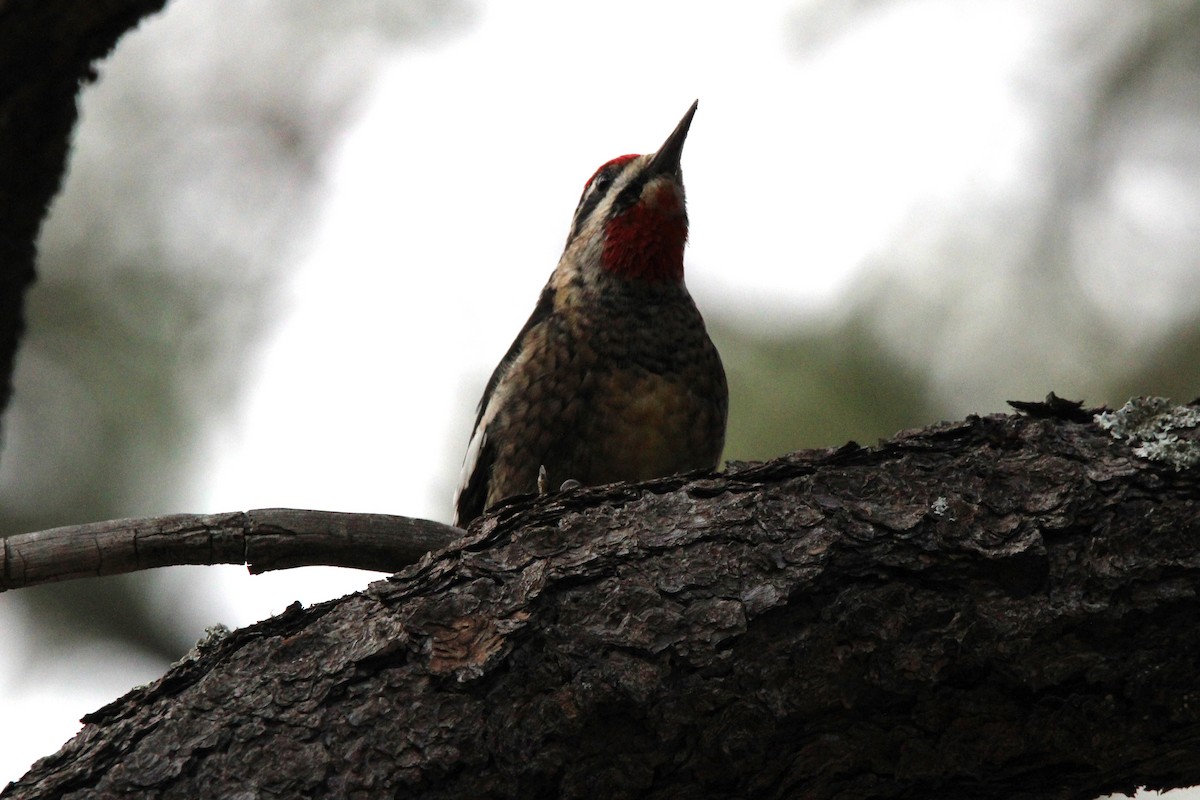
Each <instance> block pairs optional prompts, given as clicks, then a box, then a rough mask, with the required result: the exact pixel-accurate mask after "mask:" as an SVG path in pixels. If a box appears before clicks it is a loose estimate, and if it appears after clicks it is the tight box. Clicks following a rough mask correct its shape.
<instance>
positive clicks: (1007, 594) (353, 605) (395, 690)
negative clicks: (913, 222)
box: [3, 416, 1200, 798]
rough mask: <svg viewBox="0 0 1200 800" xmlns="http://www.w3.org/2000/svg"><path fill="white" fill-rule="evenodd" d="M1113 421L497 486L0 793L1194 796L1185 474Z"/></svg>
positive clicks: (975, 430) (1195, 737) (114, 712)
mask: <svg viewBox="0 0 1200 800" xmlns="http://www.w3.org/2000/svg"><path fill="white" fill-rule="evenodd" d="M1117 432H1120V431H1118V430H1117V429H1116V427H1114V426H1113V425H1109V430H1105V429H1104V428H1103V427H1102V426H1099V425H1097V424H1095V423H1085V424H1081V423H1076V422H1069V421H1065V420H1058V419H1032V418H1028V417H1004V416H993V417H986V418H970V419H968V420H966V421H964V422H958V423H944V424H942V425H939V426H936V427H934V428H931V429H928V430H925V431H918V432H909V433H906V434H901V435H898V436H897V437H896V438H894V439H892V440H890V441H888V442H885V443H882V444H881V445H880V446H879V447H877V448H871V449H865V448H858V447H856V446H847V447H845V448H842V449H840V450H837V451H813V452H802V453H797V454H793V455H792V456H789V457H787V458H784V459H780V460H777V461H773V462H770V463H766V464H759V465H736V466H734V467H733V468H731V469H730V470H729V472H728V474H725V475H720V476H704V477H695V476H693V477H690V478H688V477H679V478H672V479H666V480H660V481H654V482H650V483H645V484H639V485H632V486H617V487H607V488H600V489H590V490H576V491H571V492H568V493H564V494H561V495H554V496H549V497H545V498H542V499H539V500H534V501H525V502H519V503H516V504H513V505H510V506H506V507H504V508H503V509H501V510H500V511H499V512H498V513H496V514H493V515H491V516H488V517H485V518H484V520H483V521H482V523H477V524H476V525H475V526H473V528H472V534H473V535H472V536H470V537H468V538H467V539H465V540H463V541H461V542H460V543H459V544H456V545H454V546H453V547H451V548H450V549H448V550H446V551H442V552H440V553H436V554H433V555H431V556H429V557H427V558H426V559H424V560H423V561H422V562H420V563H419V564H417V565H415V566H414V567H411V568H409V569H407V570H406V571H404V572H403V573H400V574H399V575H397V576H394V577H392V578H390V579H388V580H385V581H380V582H378V583H375V584H372V585H371V586H370V587H369V588H368V589H367V590H365V591H363V592H361V593H358V594H355V595H351V596H349V597H347V598H344V599H342V600H339V601H336V602H330V603H326V604H323V605H319V606H315V607H312V608H308V609H301V608H299V607H294V608H293V609H291V610H289V612H287V613H285V614H284V615H282V616H280V617H277V618H275V619H271V620H268V621H266V622H263V623H261V624H259V625H256V626H254V627H251V628H247V629H244V630H240V631H236V632H234V633H232V634H230V635H228V636H227V637H225V638H223V639H220V640H218V641H212V642H208V643H205V644H204V645H202V646H200V647H198V649H197V650H196V651H195V652H194V653H193V654H192V655H191V656H190V657H189V658H188V659H186V660H185V661H183V662H181V663H180V664H178V665H176V666H175V667H174V668H172V670H171V671H170V672H169V673H168V674H167V675H166V676H164V677H163V678H162V679H161V680H160V681H158V682H156V683H155V684H153V685H151V686H148V687H145V688H142V689H138V690H135V691H134V692H131V693H130V694H129V695H127V696H125V697H124V698H122V699H120V700H118V701H116V702H114V703H112V704H111V705H109V706H107V707H105V708H103V709H101V710H99V711H97V712H95V713H94V714H91V715H90V716H89V717H88V718H87V719H86V723H87V724H86V726H85V728H84V730H83V731H82V732H81V733H80V734H79V735H78V736H77V737H76V738H75V739H74V740H72V741H71V742H69V743H68V744H67V745H66V746H65V747H64V748H63V749H62V750H61V751H60V752H59V753H57V754H56V755H54V756H51V757H49V758H47V759H44V760H42V761H40V762H39V763H38V764H36V765H35V766H34V768H33V769H32V770H31V772H30V773H29V774H28V775H27V776H26V777H25V778H24V779H22V780H21V781H20V782H19V783H17V784H14V785H10V787H9V788H8V790H7V791H6V792H5V793H4V795H3V796H4V797H21V798H41V797H46V798H49V797H54V798H60V797H66V798H82V797H118V796H120V797H126V796H133V797H164V798H165V797H222V796H238V795H239V793H246V794H245V796H259V795H262V796H272V797H297V798H299V797H317V796H340V797H391V796H405V797H426V798H450V797H517V796H521V797H592V796H597V795H599V796H604V797H631V798H632V797H639V798H640V797H651V798H656V797H657V798H668V797H672V798H684V797H687V798H694V797H811V798H834V797H837V798H859V797H897V798H899V797H905V798H908V797H913V798H915V797H1006V798H1007V797H1013V796H1016V797H1026V798H1089V797H1095V796H1097V795H1099V794H1102V793H1104V792H1109V791H1115V790H1132V789H1133V788H1134V787H1135V786H1137V785H1149V786H1152V787H1165V786H1180V785H1188V784H1196V783H1200V678H1198V677H1197V674H1196V673H1197V669H1196V665H1197V663H1200V626H1197V625H1196V619H1197V612H1198V611H1200V603H1198V602H1197V589H1198V588H1200V520H1198V518H1197V511H1198V509H1200V485H1198V483H1200V482H1198V480H1197V470H1196V469H1195V468H1185V469H1177V468H1175V467H1174V466H1171V465H1169V464H1166V463H1162V462H1158V461H1153V460H1149V459H1147V458H1143V457H1142V456H1139V455H1138V454H1137V453H1135V450H1138V451H1139V452H1143V454H1145V453H1144V450H1142V449H1141V446H1140V444H1139V443H1138V442H1137V441H1136V440H1135V439H1134V438H1133V437H1129V438H1126V439H1121V438H1116V437H1114V435H1113V433H1117ZM1125 435H1126V436H1129V434H1127V433H1126V434H1125ZM1170 435H1172V436H1176V438H1177V440H1178V441H1182V442H1185V443H1189V442H1190V443H1191V444H1193V445H1194V441H1193V437H1194V436H1195V430H1194V425H1193V427H1192V429H1189V430H1183V431H1180V432H1177V433H1172V434H1170Z"/></svg>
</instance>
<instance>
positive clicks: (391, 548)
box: [0, 508, 465, 592]
mask: <svg viewBox="0 0 1200 800" xmlns="http://www.w3.org/2000/svg"><path fill="white" fill-rule="evenodd" d="M464 533H465V531H463V530H462V529H460V528H455V527H453V526H451V525H444V524H442V523H440V522H433V521H431V520H427V519H414V518H412V517H398V516H392V515H389V514H343V513H338V512H333V511H302V510H299V509H291V508H261V509H257V510H255V511H234V512H231V513H228V514H203V515H202V514H174V515H171V516H168V517H150V518H146V519H117V520H109V521H107V522H93V523H89V524H86V525H70V526H67V527H63V528H54V529H52V530H47V531H38V532H37V533H22V534H17V535H15V536H9V537H8V538H6V539H3V540H0V542H2V544H3V547H2V548H0V592H3V591H6V590H8V589H17V588H20V587H24V586H36V585H38V584H41V583H51V582H54V581H63V580H70V579H73V578H94V577H98V576H101V575H120V574H122V573H126V572H136V571H138V570H143V569H151V568H153V567H167V566H177V565H180V564H245V565H247V566H248V567H249V568H250V572H252V573H255V574H257V573H260V572H267V571H269V570H273V569H289V568H291V567H307V566H314V565H324V566H332V567H354V568H357V569H370V570H375V571H377V572H396V571H397V570H399V569H401V568H402V567H406V566H408V565H409V564H412V563H414V562H416V561H417V560H418V559H420V558H421V556H423V555H425V554H426V553H428V552H429V551H430V550H439V549H441V548H443V547H445V546H446V545H448V544H450V543H451V542H453V541H454V540H455V539H458V538H459V537H461V536H462V535H463V534H464Z"/></svg>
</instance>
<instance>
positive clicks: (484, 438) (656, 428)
mask: <svg viewBox="0 0 1200 800" xmlns="http://www.w3.org/2000/svg"><path fill="white" fill-rule="evenodd" d="M697 105H698V102H697V103H693V104H692V106H691V108H689V109H688V111H687V113H686V114H684V116H683V119H682V120H680V122H679V125H678V126H676V128H675V130H674V132H672V133H671V135H670V136H668V137H667V140H666V141H665V142H664V143H663V145H662V147H660V148H659V149H658V151H657V152H654V153H649V154H646V155H624V156H619V157H618V158H614V159H612V160H611V161H609V162H607V163H605V164H604V165H602V166H601V167H600V168H599V169H598V170H596V172H595V173H594V174H593V175H592V177H591V178H589V179H588V181H587V183H586V184H585V185H584V187H583V194H582V195H581V196H580V198H579V205H578V206H577V207H576V209H575V216H574V219H573V221H572V223H571V232H570V234H569V235H568V236H567V244H566V248H565V249H564V250H563V254H562V257H561V258H560V259H559V262H558V266H557V267H556V268H555V270H554V272H552V273H551V275H550V280H549V281H548V282H547V283H546V286H545V288H543V289H542V293H541V296H540V297H539V298H538V302H537V306H536V307H535V308H534V310H533V314H532V315H531V316H530V317H529V320H528V321H527V322H526V323H525V326H524V327H523V328H521V331H520V333H518V334H517V338H516V339H515V340H514V341H513V343H512V346H511V347H509V349H508V352H507V353H506V354H505V355H504V358H502V359H501V360H500V363H499V365H497V366H496V369H495V371H494V372H493V373H492V376H491V378H490V379H489V380H488V382H487V386H486V388H485V389H484V391H483V398H482V399H481V400H480V401H479V406H478V408H477V410H476V415H475V429H474V432H473V433H472V435H471V441H470V444H469V446H468V448H467V455H466V458H465V459H464V462H463V472H462V480H461V482H460V485H459V488H458V491H457V493H456V494H455V498H454V522H455V524H456V525H458V526H460V527H465V526H466V524H467V523H469V522H470V521H471V520H473V519H475V518H476V517H478V516H479V515H480V514H482V513H483V512H484V511H485V510H486V509H488V508H489V507H491V506H492V505H494V504H495V503H497V502H499V501H500V500H503V499H504V498H506V497H510V496H512V495H515V494H524V493H530V492H534V491H538V489H539V485H541V486H545V485H547V484H548V485H550V486H559V485H560V484H562V483H564V482H567V481H577V482H579V483H581V484H584V485H596V484H602V483H613V482H617V481H637V480H645V479H648V478H656V477H662V476H665V475H672V474H675V473H678V472H686V471H689V470H696V469H713V468H715V467H716V466H717V461H718V459H719V458H720V456H721V450H722V449H723V447H724V444H725V420H726V415H727V411H728V407H729V392H728V388H727V386H726V382H725V370H724V368H723V367H722V366H721V358H720V356H719V355H718V354H717V350H716V348H715V347H714V346H713V343H712V340H711V339H709V336H708V332H707V330H706V329H705V327H704V319H703V318H702V317H701V316H700V312H699V310H697V308H696V304H695V303H694V302H693V301H692V297H691V295H690V294H688V290H687V287H686V286H684V282H683V248H684V243H685V241H686V240H687V233H688V219H687V210H686V207H685V199H684V190H683V175H682V173H681V171H680V167H679V160H680V156H681V154H682V152H683V143H684V140H685V139H686V138H687V134H688V129H689V128H690V126H691V124H692V117H693V116H694V115H695V113H696V107H697ZM539 473H540V479H539Z"/></svg>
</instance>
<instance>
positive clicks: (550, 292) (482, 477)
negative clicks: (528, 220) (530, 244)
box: [454, 283, 554, 527]
mask: <svg viewBox="0 0 1200 800" xmlns="http://www.w3.org/2000/svg"><path fill="white" fill-rule="evenodd" d="M553 311H554V287H553V286H551V285H550V284H549V283H547V284H546V287H545V288H544V289H542V294H541V296H540V297H539V298H538V302H537V305H536V306H535V307H534V309H533V313H532V314H530V315H529V319H528V320H526V321H525V325H524V326H522V328H521V332H520V333H518V334H517V338H515V339H513V343H512V345H511V346H510V347H509V348H508V352H507V353H505V354H504V358H502V359H500V363H499V364H497V365H496V369H494V370H493V371H492V377H490V378H488V382H487V385H486V386H485V387H484V389H483V397H481V398H480V399H479V406H478V407H477V408H476V409H475V428H474V430H472V431H471V441H470V444H468V445H467V454H466V457H464V458H463V467H462V474H461V475H460V477H459V484H458V491H456V492H455V493H454V524H455V525H458V526H459V527H463V526H465V525H467V524H468V523H469V522H470V521H471V520H473V519H475V518H476V517H478V516H479V515H480V514H482V513H483V512H484V504H485V503H486V502H487V494H488V483H489V481H490V479H491V473H492V464H493V462H494V460H495V452H496V451H495V447H494V446H492V444H491V443H490V442H489V441H488V436H487V427H488V423H489V422H490V421H491V419H492V417H494V416H495V413H496V410H495V409H494V408H491V407H490V406H491V402H492V398H493V397H494V396H495V394H496V387H497V386H499V385H500V381H501V380H503V379H504V376H505V375H507V374H508V371H509V370H510V369H511V368H512V365H513V362H515V361H516V360H517V358H518V356H520V354H521V350H522V349H523V348H524V347H525V338H526V337H527V336H528V335H529V332H530V331H532V330H533V329H534V328H536V327H537V326H538V325H540V324H541V323H542V322H544V321H545V320H546V318H547V317H549V316H550V314H551V313H552V312H553Z"/></svg>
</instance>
